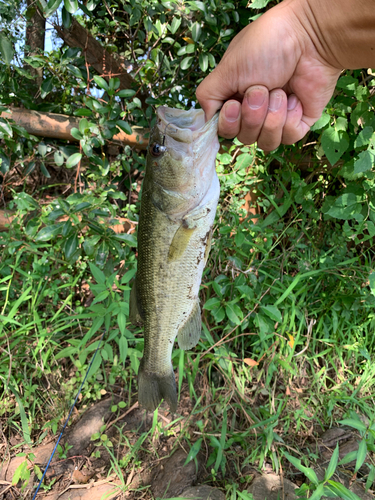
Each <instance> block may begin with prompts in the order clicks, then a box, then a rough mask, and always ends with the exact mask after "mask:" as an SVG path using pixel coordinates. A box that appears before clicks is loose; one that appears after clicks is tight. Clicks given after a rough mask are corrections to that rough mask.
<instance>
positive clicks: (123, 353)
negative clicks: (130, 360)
mask: <svg viewBox="0 0 375 500" xmlns="http://www.w3.org/2000/svg"><path fill="white" fill-rule="evenodd" d="M118 345H119V349H120V361H121V363H125V361H126V357H127V355H128V340H127V338H126V337H124V335H121V337H120V339H119V342H118Z"/></svg>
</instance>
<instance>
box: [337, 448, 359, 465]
mask: <svg viewBox="0 0 375 500" xmlns="http://www.w3.org/2000/svg"><path fill="white" fill-rule="evenodd" d="M357 452H358V450H353V451H350V452H349V453H347V454H346V455H345V457H344V458H342V459H341V460H340V462H339V465H345V464H350V462H353V461H354V460H356V458H357Z"/></svg>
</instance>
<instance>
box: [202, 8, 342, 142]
mask: <svg viewBox="0 0 375 500" xmlns="http://www.w3.org/2000/svg"><path fill="white" fill-rule="evenodd" d="M305 3H306V2H305ZM302 5H303V0H284V1H283V2H282V3H280V4H279V5H277V6H276V7H274V8H272V9H270V10H269V11H268V12H266V13H265V14H264V15H263V16H261V17H260V18H259V19H257V20H256V21H255V22H253V23H251V24H250V25H249V26H247V27H246V28H244V29H243V30H242V31H241V32H240V33H239V34H238V35H237V36H236V37H235V38H234V39H233V41H232V42H231V44H230V45H229V47H228V49H227V51H226V52H225V54H224V56H223V58H222V60H221V61H220V63H219V65H218V66H217V67H216V68H215V70H214V71H213V72H212V73H211V74H210V75H208V76H207V77H206V78H205V79H204V80H203V82H202V83H201V84H200V85H199V87H198V89H197V99H198V101H199V103H200V105H201V106H202V108H203V110H204V111H205V114H206V119H207V120H209V119H210V118H211V117H212V116H213V115H214V114H215V112H216V111H217V110H218V109H220V108H221V107H222V109H221V112H220V117H219V135H221V136H222V137H226V138H233V137H235V136H237V137H238V139H239V140H240V141H241V142H243V143H245V144H253V143H254V142H256V141H257V142H258V146H259V147H260V148H261V149H264V150H266V151H272V150H273V149H276V148H277V147H278V146H279V145H280V143H283V144H293V143H295V142H297V141H299V140H300V139H302V137H303V136H304V135H305V134H306V133H307V132H308V131H309V129H310V127H311V126H312V125H313V124H314V123H315V122H316V121H317V120H318V119H319V118H320V116H321V114H322V111H323V109H324V107H325V106H326V104H327V103H328V101H329V99H330V98H331V96H332V94H333V91H334V88H335V85H336V82H337V79H338V77H339V75H340V68H338V67H335V66H334V65H332V64H330V63H329V62H327V60H326V59H325V58H324V57H323V56H324V54H323V55H321V54H320V53H319V52H318V50H317V48H316V46H319V44H317V42H316V40H314V35H313V33H314V30H313V29H311V26H309V25H308V23H310V21H309V16H306V15H305V13H304V8H303V7H301V6H302ZM223 104H224V105H223Z"/></svg>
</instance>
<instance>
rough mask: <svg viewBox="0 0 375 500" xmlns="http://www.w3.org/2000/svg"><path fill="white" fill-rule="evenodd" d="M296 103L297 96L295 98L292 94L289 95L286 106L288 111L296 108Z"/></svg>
mask: <svg viewBox="0 0 375 500" xmlns="http://www.w3.org/2000/svg"><path fill="white" fill-rule="evenodd" d="M297 103H298V99H297V96H295V95H294V94H292V95H290V96H289V97H288V105H287V109H288V111H291V110H292V109H294V108H295V107H296V106H297Z"/></svg>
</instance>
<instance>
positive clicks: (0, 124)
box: [0, 118, 13, 137]
mask: <svg viewBox="0 0 375 500" xmlns="http://www.w3.org/2000/svg"><path fill="white" fill-rule="evenodd" d="M0 132H1V133H2V134H4V135H7V136H9V137H13V130H12V127H11V125H10V123H8V122H7V121H6V120H5V119H4V118H0Z"/></svg>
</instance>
